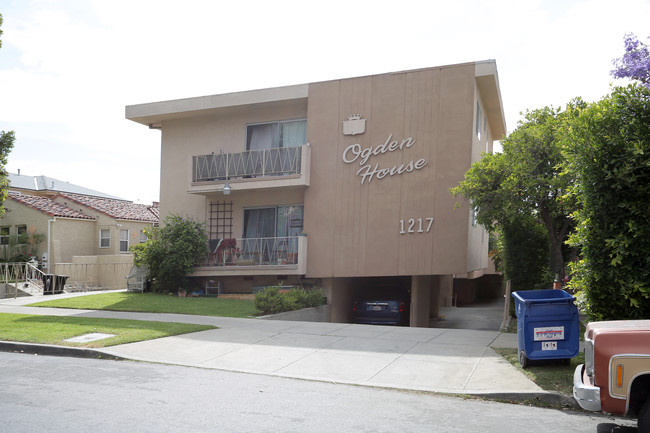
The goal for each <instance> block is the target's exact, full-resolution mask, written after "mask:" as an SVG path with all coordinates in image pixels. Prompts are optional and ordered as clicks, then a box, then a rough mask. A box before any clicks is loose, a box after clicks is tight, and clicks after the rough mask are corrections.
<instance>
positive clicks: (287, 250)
mask: <svg viewBox="0 0 650 433" xmlns="http://www.w3.org/2000/svg"><path fill="white" fill-rule="evenodd" d="M302 229H303V205H294V206H273V207H264V208H251V209H244V239H243V240H242V249H243V252H244V255H245V256H246V257H253V258H254V259H255V260H256V261H258V262H260V263H278V262H281V261H283V262H286V261H287V260H293V259H291V258H295V257H297V252H298V240H297V239H296V238H295V236H298V235H299V234H300V233H301V232H302ZM291 263H293V261H291Z"/></svg>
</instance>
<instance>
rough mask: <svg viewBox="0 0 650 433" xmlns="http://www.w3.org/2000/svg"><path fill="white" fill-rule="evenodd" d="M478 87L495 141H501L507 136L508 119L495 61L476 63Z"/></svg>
mask: <svg viewBox="0 0 650 433" xmlns="http://www.w3.org/2000/svg"><path fill="white" fill-rule="evenodd" d="M475 77H476V87H477V89H478V92H479V93H480V94H481V97H482V99H483V105H484V106H483V109H484V111H485V113H486V115H487V118H488V122H490V129H491V130H492V133H493V134H494V137H493V139H494V140H501V138H503V137H505V135H506V134H507V132H508V131H507V129H506V118H505V115H504V114H503V102H502V100H501V89H500V88H499V74H498V73H497V64H496V61H494V60H486V61H484V62H476V73H475Z"/></svg>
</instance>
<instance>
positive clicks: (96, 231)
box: [54, 196, 152, 263]
mask: <svg viewBox="0 0 650 433" xmlns="http://www.w3.org/2000/svg"><path fill="white" fill-rule="evenodd" d="M54 201H56V202H58V203H60V204H63V205H66V206H68V207H70V208H72V209H75V210H78V211H80V212H82V213H84V214H86V215H89V216H91V217H93V218H95V221H93V222H94V228H93V231H92V232H90V233H85V234H84V236H88V238H87V239H86V240H85V241H87V244H88V245H87V246H84V250H83V251H79V252H77V253H76V254H72V255H80V256H83V255H98V256H104V255H114V254H128V253H121V252H120V231H121V230H128V231H129V246H132V245H136V244H138V243H140V230H143V229H146V228H150V227H152V224H151V223H147V222H142V221H132V220H120V219H115V218H113V217H110V216H108V215H106V214H104V213H102V212H99V211H97V210H95V209H92V208H90V207H87V206H84V205H82V204H79V203H77V202H73V201H70V200H67V199H66V198H65V197H60V196H59V197H55V198H54ZM100 230H110V238H111V240H110V246H109V247H100ZM84 245H85V243H84ZM72 255H66V256H65V257H66V260H65V263H69V262H70V260H71V259H72ZM60 262H63V261H60Z"/></svg>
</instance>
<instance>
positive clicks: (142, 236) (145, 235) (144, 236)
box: [140, 230, 149, 244]
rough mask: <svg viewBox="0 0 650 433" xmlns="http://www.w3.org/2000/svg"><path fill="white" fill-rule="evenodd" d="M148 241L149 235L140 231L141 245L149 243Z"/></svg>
mask: <svg viewBox="0 0 650 433" xmlns="http://www.w3.org/2000/svg"><path fill="white" fill-rule="evenodd" d="M147 240H149V238H148V237H147V234H146V233H145V232H144V230H140V243H141V244H143V243H145V242H147Z"/></svg>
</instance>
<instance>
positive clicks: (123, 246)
mask: <svg viewBox="0 0 650 433" xmlns="http://www.w3.org/2000/svg"><path fill="white" fill-rule="evenodd" d="M128 251H129V231H128V230H124V229H122V230H120V252H121V253H126V252H128Z"/></svg>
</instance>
